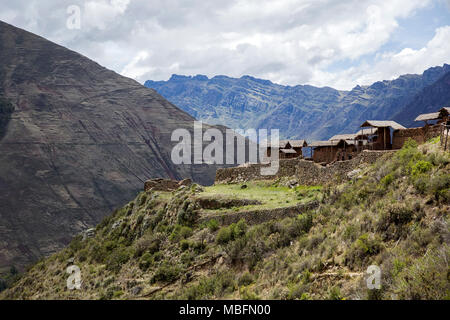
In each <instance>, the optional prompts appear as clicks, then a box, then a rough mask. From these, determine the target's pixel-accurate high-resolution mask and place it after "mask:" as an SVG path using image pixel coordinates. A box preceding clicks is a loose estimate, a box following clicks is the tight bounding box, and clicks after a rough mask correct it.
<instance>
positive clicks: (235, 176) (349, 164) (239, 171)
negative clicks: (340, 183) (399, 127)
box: [215, 150, 395, 185]
mask: <svg viewBox="0 0 450 320" xmlns="http://www.w3.org/2000/svg"><path fill="white" fill-rule="evenodd" d="M394 152H395V151H369V150H364V151H362V152H360V153H359V154H358V155H357V156H355V157H354V158H353V159H351V160H347V161H338V162H335V163H333V164H329V165H327V166H325V167H324V166H321V165H319V164H317V163H315V162H312V161H306V160H303V159H283V160H279V164H280V168H279V170H278V173H277V174H276V175H273V176H263V175H261V167H262V166H267V165H262V164H251V165H249V166H247V167H234V168H224V169H218V170H217V172H216V180H215V183H216V184H218V183H237V182H246V181H251V180H273V179H277V178H281V177H292V178H295V179H297V180H298V183H299V184H301V185H321V184H325V183H326V182H329V181H331V180H332V179H334V178H335V177H336V176H341V177H346V176H347V174H348V173H349V172H350V171H352V170H354V169H355V168H357V167H358V166H359V165H360V164H362V163H368V164H372V163H374V162H375V161H376V160H377V159H378V158H379V157H381V156H383V155H386V156H391V155H392V154H393V153H394Z"/></svg>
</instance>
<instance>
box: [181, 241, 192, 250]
mask: <svg viewBox="0 0 450 320" xmlns="http://www.w3.org/2000/svg"><path fill="white" fill-rule="evenodd" d="M189 246H190V242H189V241H188V240H181V242H180V248H181V250H182V251H186V250H188V249H189Z"/></svg>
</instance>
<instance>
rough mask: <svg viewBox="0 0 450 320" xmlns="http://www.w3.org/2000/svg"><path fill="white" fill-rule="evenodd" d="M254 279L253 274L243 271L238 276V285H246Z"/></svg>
mask: <svg viewBox="0 0 450 320" xmlns="http://www.w3.org/2000/svg"><path fill="white" fill-rule="evenodd" d="M253 281H255V279H254V278H253V276H252V275H251V274H250V273H249V272H245V273H244V274H242V275H241V276H240V277H239V280H238V285H239V286H248V285H251V284H252V283H253Z"/></svg>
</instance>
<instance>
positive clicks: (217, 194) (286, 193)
mask: <svg viewBox="0 0 450 320" xmlns="http://www.w3.org/2000/svg"><path fill="white" fill-rule="evenodd" d="M243 185H246V186H247V187H246V188H242V186H243ZM320 191H321V187H320V186H312V187H309V186H298V187H295V188H289V187H286V186H278V185H277V184H276V183H274V182H273V181H252V182H246V183H237V184H218V185H213V186H209V187H205V188H204V191H203V192H201V193H200V194H199V195H198V196H199V197H205V198H215V199H248V200H258V201H260V202H261V204H260V205H248V206H242V207H234V208H232V209H219V210H206V211H207V212H211V213H212V212H222V211H230V210H232V211H236V212H239V211H244V210H257V209H272V208H282V207H289V206H293V205H296V204H300V203H306V202H309V201H312V200H314V199H317V198H318V197H320V195H321V192H320Z"/></svg>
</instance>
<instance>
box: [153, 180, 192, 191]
mask: <svg viewBox="0 0 450 320" xmlns="http://www.w3.org/2000/svg"><path fill="white" fill-rule="evenodd" d="M191 183H192V181H191V179H184V180H181V181H177V180H171V179H162V178H156V179H150V180H147V181H145V183H144V191H149V190H155V191H173V190H176V189H178V188H179V187H181V186H183V185H184V186H189V185H191Z"/></svg>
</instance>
